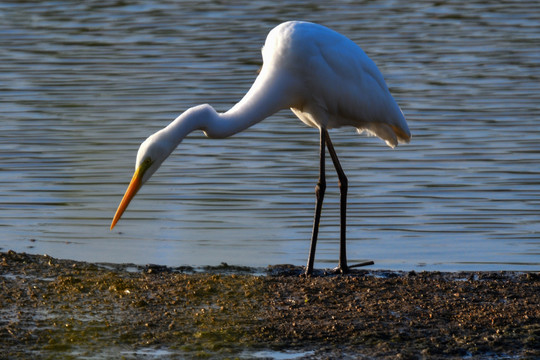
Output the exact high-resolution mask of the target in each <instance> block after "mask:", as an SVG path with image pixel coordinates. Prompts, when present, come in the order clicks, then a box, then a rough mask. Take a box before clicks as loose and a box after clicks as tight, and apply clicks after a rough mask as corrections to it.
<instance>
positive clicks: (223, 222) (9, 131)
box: [0, 1, 540, 270]
mask: <svg viewBox="0 0 540 360" xmlns="http://www.w3.org/2000/svg"><path fill="white" fill-rule="evenodd" d="M291 19H301V20H309V21H315V22H319V23H322V24H324V25H326V26H329V27H332V28H334V29H335V30H337V31H339V32H342V33H343V34H345V35H347V36H349V37H350V38H351V39H353V40H354V41H355V42H357V43H358V44H359V45H360V46H362V47H363V48H364V50H365V51H366V52H367V53H368V55H369V56H370V57H371V58H372V59H373V60H374V61H375V62H376V63H377V64H378V66H379V68H380V70H381V71H382V72H383V74H384V75H385V78H386V80H387V82H388V84H389V86H390V88H391V91H392V93H393V94H394V96H395V98H396V100H397V101H398V103H399V104H400V106H401V107H402V109H403V111H404V112H405V114H406V117H407V119H408V122H409V125H410V128H411V131H412V133H413V140H412V142H411V144H409V145H405V146H400V147H398V148H397V149H395V150H391V149H389V148H387V147H386V146H385V145H384V143H382V142H381V141H380V140H378V139H375V138H367V137H365V136H359V135H357V134H356V133H355V131H354V130H353V129H339V130H336V131H332V132H331V136H332V138H333V140H334V143H335V145H336V150H337V151H338V153H339V154H340V158H341V159H342V165H343V167H344V169H345V170H346V172H347V175H348V176H349V182H350V188H349V193H350V199H349V221H348V222H349V228H348V238H349V257H350V260H351V262H353V261H358V260H364V259H369V260H374V261H375V263H376V265H375V268H389V269H400V270H408V269H420V270H422V269H437V270H466V269H474V270H538V269H539V268H540V266H539V265H540V257H539V254H540V165H539V164H540V126H539V121H540V106H539V104H540V25H539V24H540V5H538V3H537V2H536V1H508V2H496V3H495V2H487V1H486V2H483V1H454V2H450V3H440V2H435V1H421V2H414V4H408V3H403V2H394V1H378V2H361V3H350V2H347V1H338V2H324V3H322V2H321V3H320V4H319V5H315V4H313V3H312V2H308V1H305V2H295V3H292V2H285V3H283V2H281V3H279V4H276V3H274V2H269V1H250V2H244V3H240V4H239V5H235V6H231V5H226V4H225V3H221V2H215V1H214V2H213V1H202V2H201V1H198V2H174V1H171V2H159V3H158V2H152V1H138V2H116V1H90V2H78V1H55V2H47V1H44V2H39V3H37V4H36V3H30V2H3V3H2V4H0V109H1V111H0V131H1V132H0V159H1V164H2V166H1V168H0V231H1V233H0V234H1V236H0V248H1V249H2V250H3V251H6V250H8V249H13V250H16V251H26V252H30V253H47V254H49V255H51V256H55V257H62V258H70V259H79V260H87V261H108V262H134V263H140V264H145V263H160V264H168V265H174V266H176V265H206V264H210V265H214V264H219V263H220V262H227V263H231V264H240V265H251V266H266V265H268V264H276V263H293V264H297V265H303V264H305V262H306V259H307V253H308V248H309V238H310V233H311V223H312V213H313V208H314V193H313V189H314V186H315V183H316V179H317V175H318V159H317V156H318V155H317V152H318V134H317V132H316V131H315V130H313V129H311V128H307V127H306V126H305V125H303V124H302V123H301V122H300V121H299V120H297V119H296V118H295V117H294V116H293V115H292V113H290V112H289V111H282V112H280V113H278V114H276V115H274V116H272V117H271V118H269V119H267V120H265V121H264V122H262V123H260V124H258V125H256V126H255V127H253V128H250V129H248V130H247V131H245V132H243V133H241V134H239V135H237V136H234V137H232V138H229V139H225V140H210V139H206V138H205V137H204V136H203V135H202V134H201V133H195V134H193V135H192V136H190V137H189V138H187V139H186V140H185V141H184V142H183V143H182V144H181V145H180V147H179V148H178V149H177V150H176V151H175V152H174V153H173V155H172V156H171V157H170V159H168V160H167V161H166V163H165V164H164V165H163V167H162V168H161V169H160V170H159V171H158V173H156V175H155V176H154V177H153V178H152V180H151V181H150V182H149V183H147V184H146V185H145V186H144V187H143V189H142V190H141V191H140V193H139V195H138V196H137V197H136V198H135V200H134V201H133V202H132V204H131V206H130V208H129V210H128V211H127V212H126V214H125V215H124V217H123V219H122V220H121V221H120V223H119V224H118V225H117V227H116V228H115V230H114V231H113V232H111V231H109V225H110V222H111V219H112V216H113V215H114V211H115V210H116V207H117V205H118V203H119V201H120V199H121V197H122V195H123V193H124V190H125V187H126V186H127V183H128V182H129V180H130V178H131V175H132V172H133V166H134V162H135V154H136V151H137V149H138V146H139V144H140V142H141V141H142V140H144V139H145V138H146V137H147V136H148V135H150V134H151V133H153V132H155V131H156V130H158V129H159V128H161V127H163V126H165V125H166V124H168V123H169V122H170V121H171V120H172V119H174V118H175V117H176V116H177V115H178V114H180V113H181V112H182V111H183V110H185V109H187V108H189V107H191V106H194V105H197V104H200V103H210V104H212V105H213V106H214V107H215V108H216V109H217V110H218V111H225V110H227V109H228V108H230V107H231V106H232V105H233V104H234V103H235V102H236V101H238V100H239V99H240V98H241V97H242V96H243V94H244V93H245V92H246V91H247V90H248V89H249V87H250V85H251V83H252V82H253V80H254V78H255V77H256V72H257V69H258V67H259V66H260V64H261V57H260V48H261V46H262V44H263V43H264V39H265V36H266V33H267V32H268V31H269V30H270V29H271V28H273V27H274V26H275V25H277V24H279V23H280V22H282V21H286V20H291ZM328 167H329V168H331V166H330V163H329V164H328ZM328 181H329V183H328V190H327V196H326V199H325V208H324V211H323V220H322V224H321V226H322V227H321V234H320V245H319V248H318V252H317V259H316V267H333V266H335V265H336V263H337V258H338V234H339V230H338V224H339V212H338V207H339V206H338V205H339V204H338V191H337V184H336V182H337V181H336V178H335V176H334V175H333V174H331V175H329V179H328Z"/></svg>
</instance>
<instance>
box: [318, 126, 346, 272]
mask: <svg viewBox="0 0 540 360" xmlns="http://www.w3.org/2000/svg"><path fill="white" fill-rule="evenodd" d="M323 131H324V132H325V133H326V136H325V137H326V146H327V147H328V152H329V153H330V156H331V157H332V162H333V163H334V167H335V168H336V173H337V176H338V185H339V192H340V220H341V224H340V237H339V266H338V267H337V269H336V270H337V271H338V272H340V273H342V274H345V273H348V272H349V267H348V266H347V245H346V242H347V241H346V232H347V190H348V188H349V180H348V179H347V176H345V172H344V171H343V169H342V167H341V164H340V163H339V159H338V157H337V154H336V151H335V150H334V145H332V141H331V140H330V136H329V135H328V132H327V131H326V130H323Z"/></svg>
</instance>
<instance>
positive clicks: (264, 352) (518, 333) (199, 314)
mask: <svg viewBox="0 0 540 360" xmlns="http://www.w3.org/2000/svg"><path fill="white" fill-rule="evenodd" d="M301 272H302V268H299V267H293V266H287V265H283V266H273V267H269V268H268V269H252V268H244V267H234V266H228V265H226V264H223V265H222V266H218V267H208V268H204V269H193V268H189V267H181V268H169V267H164V266H158V265H148V266H146V267H140V266H136V265H130V264H91V263H85V262H77V261H69V260H59V259H54V258H51V257H49V256H39V255H28V254H24V253H15V252H12V251H9V252H3V253H0V275H1V276H0V282H1V284H2V291H1V293H0V312H1V314H2V316H1V317H0V350H1V353H0V357H1V358H9V359H15V358H17V359H40V358H54V359H81V358H89V359H103V358H125V359H138V358H152V359H155V358H166V359H184V358H188V359H189V358H212V359H214V358H264V357H267V358H272V357H281V358H301V359H326V358H345V359H348V358H350V359H363V358H365V359H368V358H369V359H371V358H376V359H394V358H401V359H422V358H463V357H466V358H468V359H490V358H494V357H495V358H497V357H499V358H508V357H512V358H520V359H535V358H539V357H540V321H539V320H540V275H539V274H538V273H517V272H459V273H440V272H418V273H417V272H385V271H369V270H358V271H355V272H353V273H352V274H350V275H347V276H341V275H332V274H326V273H325V272H324V271H321V270H319V271H317V273H316V276H313V277H310V278H304V277H302V276H299V275H300V274H301Z"/></svg>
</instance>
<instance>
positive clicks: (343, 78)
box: [263, 21, 411, 147]
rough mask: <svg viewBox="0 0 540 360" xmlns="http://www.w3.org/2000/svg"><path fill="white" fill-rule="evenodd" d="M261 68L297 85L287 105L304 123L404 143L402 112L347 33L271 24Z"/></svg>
mask: <svg viewBox="0 0 540 360" xmlns="http://www.w3.org/2000/svg"><path fill="white" fill-rule="evenodd" d="M263 59H264V66H265V67H266V66H269V67H271V68H272V69H278V70H276V71H282V72H287V73H288V74H289V76H294V77H295V78H297V81H296V83H298V84H301V85H299V88H298V89H296V90H295V92H299V93H301V96H299V97H298V98H300V99H301V101H298V102H297V103H296V104H294V105H293V106H292V107H291V109H292V110H293V112H294V113H295V114H296V115H297V116H298V117H299V118H300V120H302V121H303V122H305V123H306V124H308V125H310V126H315V127H324V128H327V129H331V128H336V127H341V126H353V127H355V128H357V129H358V131H359V132H364V131H365V132H367V133H368V134H371V135H375V136H378V137H380V138H381V139H383V140H385V141H386V143H387V144H388V145H389V146H391V147H394V146H396V145H397V144H398V142H409V140H410V137H411V134H410V131H409V127H408V126H407V122H406V120H405V117H404V115H403V112H402V111H401V109H400V108H399V106H398V105H397V103H396V101H395V100H394V98H393V97H392V95H391V94H390V91H389V89H388V87H387V85H386V82H385V81H384V78H383V76H382V74H381V72H380V71H379V69H378V68H377V66H376V65H375V63H374V62H373V61H372V60H371V59H370V58H369V57H368V56H367V55H366V54H365V52H364V51H363V50H362V49H361V48H360V47H359V46H358V45H356V44H355V43H354V42H353V41H352V40H350V39H348V38H347V37H345V36H343V35H341V34H339V33H337V32H335V31H333V30H331V29H328V28H326V27H324V26H322V25H318V24H313V23H307V22H298V21H291V22H286V23H283V24H281V25H279V26H277V27H276V28H274V29H273V30H272V31H271V32H270V34H269V35H268V37H267V40H266V43H265V47H264V49H263Z"/></svg>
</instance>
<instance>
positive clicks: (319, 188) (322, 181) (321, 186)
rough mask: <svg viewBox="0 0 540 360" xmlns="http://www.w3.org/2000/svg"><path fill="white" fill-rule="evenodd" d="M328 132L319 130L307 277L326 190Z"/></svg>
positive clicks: (312, 262)
mask: <svg viewBox="0 0 540 360" xmlns="http://www.w3.org/2000/svg"><path fill="white" fill-rule="evenodd" d="M327 137H328V132H327V131H326V130H325V129H322V128H321V143H320V151H319V155H320V157H319V161H320V162H319V181H318V182H317V185H316V186H315V197H316V199H317V202H316V204H315V216H314V218H313V231H312V233H311V247H310V249H309V258H308V263H307V266H306V273H305V274H306V275H307V276H309V275H311V274H312V272H313V264H314V262H315V248H316V247H317V237H318V236H319V223H320V221H321V210H322V204H323V199H324V192H325V190H326V176H325V169H324V156H325V155H324V148H325V146H326V138H327Z"/></svg>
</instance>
